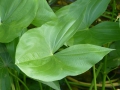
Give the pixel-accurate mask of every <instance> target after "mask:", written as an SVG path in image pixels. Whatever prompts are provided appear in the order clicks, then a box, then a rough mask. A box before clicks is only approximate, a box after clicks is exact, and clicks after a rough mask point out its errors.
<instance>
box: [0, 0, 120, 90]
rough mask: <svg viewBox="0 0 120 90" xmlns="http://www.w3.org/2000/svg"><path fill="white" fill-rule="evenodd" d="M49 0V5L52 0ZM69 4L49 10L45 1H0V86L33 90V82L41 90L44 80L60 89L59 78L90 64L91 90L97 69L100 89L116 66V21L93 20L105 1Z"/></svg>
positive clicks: (81, 0)
mask: <svg viewBox="0 0 120 90" xmlns="http://www.w3.org/2000/svg"><path fill="white" fill-rule="evenodd" d="M48 2H49V3H50V5H53V4H54V3H57V0H52V1H51V0H50V1H48ZM71 2H72V3H71ZM71 2H69V3H67V1H66V2H64V5H66V6H62V7H60V8H59V9H57V10H54V11H56V12H54V11H53V9H54V8H51V7H50V6H49V4H48V3H47V1H46V0H0V42H1V43H0V90H22V89H23V90H33V89H35V88H34V87H36V90H37V89H39V88H38V86H40V90H44V89H45V88H44V84H45V85H48V86H50V87H51V88H53V89H56V90H60V84H59V81H62V79H63V78H65V77H66V76H76V75H80V74H82V73H84V72H86V71H89V69H91V67H93V77H94V79H93V80H94V81H93V82H92V84H91V86H90V90H92V86H93V85H94V86H95V87H94V88H95V90H97V82H96V80H97V79H96V78H97V76H98V75H97V74H99V73H100V72H104V73H102V74H103V77H102V78H103V81H102V82H103V83H102V84H103V87H102V90H105V81H106V77H108V76H107V75H108V73H109V72H111V71H112V70H113V69H115V68H117V67H118V66H119V64H120V63H119V44H120V41H119V40H120V37H119V35H120V27H119V23H118V22H113V21H103V22H101V23H99V24H97V25H96V24H94V21H95V20H96V19H97V18H99V17H100V16H101V15H102V14H103V13H104V12H105V10H106V9H107V7H108V5H109V3H110V0H77V1H75V2H73V1H71ZM70 3H71V4H70ZM67 4H68V5H67ZM101 6H102V7H101ZM113 13H114V9H113ZM111 18H112V19H111V20H113V14H112V17H111ZM98 45H99V46H98ZM110 48H112V49H110ZM114 49H116V50H114ZM111 51H112V52H111ZM110 52H111V53H110ZM108 53H109V54H108ZM107 54H108V55H107ZM108 60H110V62H108V63H107V61H108ZM101 63H102V64H101ZM113 63H114V65H112V64H113ZM101 65H103V67H102V68H101V69H99V68H100V67H101ZM95 66H96V69H97V71H96V70H95ZM97 67H98V68H97ZM99 75H100V74H99ZM31 79H32V80H31ZM108 79H109V78H108ZM58 80H59V81H58ZM28 81H31V83H32V84H33V86H34V85H35V86H34V87H31V86H30V85H31V84H30V83H29V82H28ZM33 82H34V83H33ZM65 82H66V84H67V85H68V87H69V89H71V87H70V86H69V83H68V82H67V80H66V79H65ZM21 84H22V85H21ZM6 86H7V87H6ZM113 88H114V86H113ZM46 90H47V89H46Z"/></svg>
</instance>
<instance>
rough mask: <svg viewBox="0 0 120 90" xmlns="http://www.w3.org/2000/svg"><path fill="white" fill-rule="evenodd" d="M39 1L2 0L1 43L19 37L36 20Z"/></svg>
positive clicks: (0, 8)
mask: <svg viewBox="0 0 120 90" xmlns="http://www.w3.org/2000/svg"><path fill="white" fill-rule="evenodd" d="M36 3H37V0H0V42H4V43H6V42H10V41H12V40H13V39H15V38H16V37H18V36H19V34H20V33H21V31H22V30H23V29H24V28H26V27H27V26H28V25H29V24H30V23H31V22H32V20H33V19H34V17H35V14H36V11H37V8H38V6H37V4H36Z"/></svg>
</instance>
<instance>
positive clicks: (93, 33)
mask: <svg viewBox="0 0 120 90" xmlns="http://www.w3.org/2000/svg"><path fill="white" fill-rule="evenodd" d="M116 40H120V28H119V25H118V23H115V22H102V23H100V24H98V25H96V26H94V27H92V28H90V29H86V30H80V31H78V32H77V33H76V34H75V35H74V36H73V37H72V38H71V39H70V40H69V42H68V45H74V44H80V43H82V44H85V43H89V44H96V45H102V44H105V43H108V42H112V41H116Z"/></svg>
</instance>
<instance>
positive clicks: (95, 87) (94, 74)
mask: <svg viewBox="0 0 120 90" xmlns="http://www.w3.org/2000/svg"><path fill="white" fill-rule="evenodd" d="M93 76H94V79H93V80H94V89H95V90H97V85H96V73H95V65H94V66H93Z"/></svg>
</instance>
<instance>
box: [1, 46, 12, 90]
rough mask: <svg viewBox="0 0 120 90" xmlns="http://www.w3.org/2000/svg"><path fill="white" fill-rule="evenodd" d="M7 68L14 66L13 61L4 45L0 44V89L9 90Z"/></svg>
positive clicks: (9, 83)
mask: <svg viewBox="0 0 120 90" xmlns="http://www.w3.org/2000/svg"><path fill="white" fill-rule="evenodd" d="M8 68H14V65H13V62H12V59H11V57H10V56H9V54H8V53H7V50H6V48H5V45H3V44H0V90H11V83H12V81H11V76H10V75H9V72H8Z"/></svg>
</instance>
